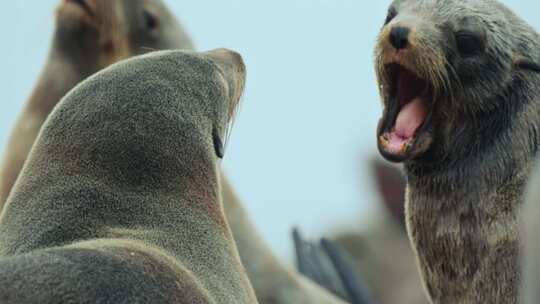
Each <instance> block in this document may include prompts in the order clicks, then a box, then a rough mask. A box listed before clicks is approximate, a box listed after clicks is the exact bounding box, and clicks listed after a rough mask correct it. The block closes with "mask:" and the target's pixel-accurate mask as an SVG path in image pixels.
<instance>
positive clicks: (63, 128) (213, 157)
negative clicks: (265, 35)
mask: <svg viewBox="0 0 540 304" xmlns="http://www.w3.org/2000/svg"><path fill="white" fill-rule="evenodd" d="M245 74H246V71H245V66H244V63H243V60H242V58H241V56H240V55H238V54H237V53H235V52H233V51H230V50H225V49H217V50H212V51H208V52H205V53H198V52H189V51H160V52H152V53H150V54H146V55H142V56H137V57H134V58H131V59H128V60H124V61H121V62H119V63H117V64H114V65H112V66H110V67H108V68H106V69H104V70H102V71H100V72H98V73H96V74H94V75H93V76H91V77H90V78H88V79H87V80H86V81H84V82H82V83H81V84H79V85H78V86H76V87H75V88H74V89H73V90H72V91H71V92H70V93H68V94H67V95H66V97H64V99H62V101H61V102H60V103H59V104H58V105H57V107H56V108H55V110H54V111H53V112H52V113H51V115H50V116H49V119H48V121H47V122H46V123H45V125H44V126H43V129H42V133H41V135H40V137H39V138H38V140H37V142H36V146H37V150H38V152H33V154H34V155H40V156H42V157H51V156H52V157H53V158H55V159H56V158H58V159H59V163H60V165H59V166H62V170H63V172H66V170H67V171H69V170H70V168H75V169H74V170H80V168H84V171H86V172H93V174H95V175H96V176H99V177H100V179H107V178H110V180H109V181H108V182H110V183H113V184H118V183H120V184H122V183H126V182H128V183H135V184H136V185H138V187H143V188H144V187H145V186H146V187H149V188H148V189H161V188H162V187H163V186H164V183H166V184H168V185H175V187H178V185H180V186H182V185H185V184H183V183H180V182H179V179H180V178H185V177H189V179H194V178H195V179H197V177H201V176H202V177H204V180H207V181H208V176H211V175H209V174H210V173H209V172H213V171H211V170H215V169H216V167H214V166H215V164H216V163H217V161H218V160H219V158H222V157H223V154H224V144H223V143H224V142H225V139H226V136H227V132H228V130H229V126H230V123H231V121H232V119H233V117H234V113H235V110H236V109H237V106H238V103H239V100H240V97H241V95H242V93H243V89H244V82H245ZM42 148H43V149H42ZM29 161H30V162H32V161H31V160H29ZM41 161H43V160H41ZM46 162H49V163H53V162H55V161H54V160H51V159H48V160H47V161H46ZM89 164H91V168H89V167H88V166H89ZM77 168H78V169H77ZM212 168H213V169H212ZM208 170H210V171H208ZM213 173H216V172H213ZM23 174H24V173H23ZM214 179H217V176H215V177H214ZM201 185H202V184H201ZM201 187H202V186H201Z"/></svg>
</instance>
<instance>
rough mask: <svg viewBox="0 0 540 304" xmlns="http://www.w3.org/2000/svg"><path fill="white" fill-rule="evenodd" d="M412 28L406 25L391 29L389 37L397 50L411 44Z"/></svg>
mask: <svg viewBox="0 0 540 304" xmlns="http://www.w3.org/2000/svg"><path fill="white" fill-rule="evenodd" d="M410 32H411V30H410V29H409V28H408V27H405V26H395V27H393V28H392V29H391V30H390V34H389V35H388V38H389V39H390V43H391V44H392V46H393V47H394V48H395V49H396V50H398V51H399V50H401V49H405V48H406V47H407V45H408V44H409V33H410Z"/></svg>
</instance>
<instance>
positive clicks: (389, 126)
mask: <svg viewBox="0 0 540 304" xmlns="http://www.w3.org/2000/svg"><path fill="white" fill-rule="evenodd" d="M385 73H386V81H387V85H385V86H384V89H385V90H388V91H386V92H384V94H383V95H384V96H385V97H384V98H385V101H384V104H385V109H384V114H383V117H382V118H381V120H380V121H379V127H378V131H377V136H378V147H379V151H380V153H381V154H382V156H383V157H385V158H386V159H388V160H389V161H393V162H403V161H407V160H412V159H414V158H417V157H419V156H420V155H422V154H423V153H425V152H426V151H427V150H428V149H429V147H430V146H431V143H432V141H433V137H432V119H431V116H432V105H433V97H432V96H433V95H432V92H433V89H432V85H431V84H430V83H429V82H428V81H426V80H423V79H421V78H420V77H419V76H418V75H417V74H415V73H414V72H412V71H410V70H408V69H406V68H405V67H403V66H401V65H399V64H396V63H392V64H388V65H386V66H385Z"/></svg>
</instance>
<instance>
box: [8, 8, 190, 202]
mask: <svg viewBox="0 0 540 304" xmlns="http://www.w3.org/2000/svg"><path fill="white" fill-rule="evenodd" d="M74 2H75V1H72V2H71V1H70V2H65V1H62V3H61V4H60V5H59V7H58V9H57V14H56V29H55V33H54V37H53V41H52V46H51V50H50V53H49V57H48V59H47V63H46V64H45V67H44V69H43V72H42V73H41V76H40V77H39V80H38V83H37V85H36V86H35V89H34V91H33V92H32V93H31V95H30V98H29V99H28V101H27V102H26V104H25V106H24V108H23V111H22V113H21V114H20V116H19V118H18V120H17V122H16V125H15V127H14V128H13V131H12V133H11V136H10V138H9V141H8V145H7V149H6V152H5V156H4V159H3V162H2V164H1V166H0V209H1V207H2V206H3V205H4V203H5V201H6V200H7V197H8V195H9V193H10V191H11V188H12V187H13V184H14V183H15V181H16V179H17V177H18V175H19V172H20V171H21V168H22V166H23V164H24V162H25V160H26V158H27V156H28V152H29V151H30V148H31V147H32V145H33V143H34V141H35V139H36V137H37V134H38V132H39V130H40V128H41V126H42V125H43V123H44V122H45V119H46V118H47V116H48V115H49V113H50V112H51V111H52V109H53V108H54V106H55V105H56V104H57V103H58V101H59V100H60V98H62V97H63V96H64V95H65V94H66V93H67V92H68V91H69V90H71V89H72V88H73V87H74V86H75V85H76V84H78V83H79V82H81V81H82V80H83V79H85V78H86V77H88V76H90V75H92V74H93V73H95V72H97V71H99V70H101V69H103V68H104V67H106V66H108V65H109V64H111V63H114V62H116V61H118V60H121V59H125V58H128V57H130V56H134V55H138V54H143V53H146V52H148V51H151V50H156V49H191V48H192V43H191V40H190V39H189V37H188V36H187V35H186V33H185V32H184V31H183V29H182V27H181V26H180V25H179V24H178V22H177V21H176V19H175V18H174V16H173V15H172V14H171V13H170V12H169V11H168V10H167V8H166V7H165V6H164V4H163V3H162V2H161V1H160V0H113V1H111V0H85V2H83V3H86V6H84V7H83V6H81V5H79V4H76V3H74ZM148 18H153V19H154V20H155V21H156V24H157V25H156V27H149V25H148V24H147V23H148V22H149V20H148Z"/></svg>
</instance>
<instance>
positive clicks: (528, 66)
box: [514, 57, 540, 73]
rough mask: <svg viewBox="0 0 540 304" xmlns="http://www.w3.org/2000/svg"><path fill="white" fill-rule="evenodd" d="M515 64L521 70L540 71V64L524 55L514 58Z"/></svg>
mask: <svg viewBox="0 0 540 304" xmlns="http://www.w3.org/2000/svg"><path fill="white" fill-rule="evenodd" d="M514 66H515V67H516V68H518V69H521V70H529V71H533V72H537V73H540V64H538V63H536V62H533V61H531V60H529V59H527V58H524V57H518V58H516V59H514Z"/></svg>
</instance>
